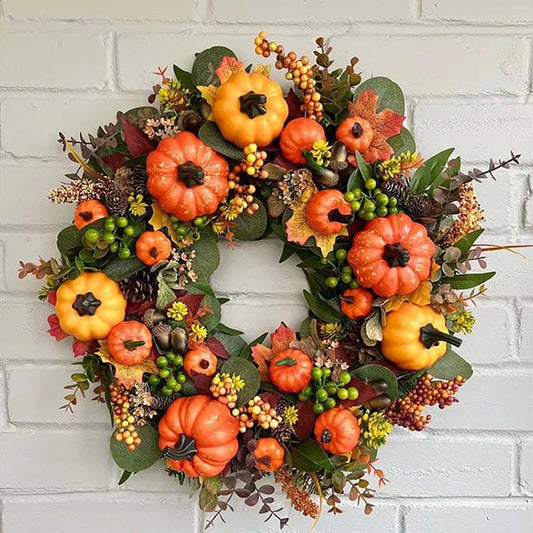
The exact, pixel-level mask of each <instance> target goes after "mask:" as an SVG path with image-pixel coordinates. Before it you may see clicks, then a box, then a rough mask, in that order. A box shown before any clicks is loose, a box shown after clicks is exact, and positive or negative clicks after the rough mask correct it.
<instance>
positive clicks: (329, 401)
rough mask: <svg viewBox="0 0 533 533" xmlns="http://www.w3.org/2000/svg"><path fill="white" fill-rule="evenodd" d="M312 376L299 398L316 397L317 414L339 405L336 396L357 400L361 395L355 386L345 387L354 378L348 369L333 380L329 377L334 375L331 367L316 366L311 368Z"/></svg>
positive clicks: (308, 398) (315, 409)
mask: <svg viewBox="0 0 533 533" xmlns="http://www.w3.org/2000/svg"><path fill="white" fill-rule="evenodd" d="M311 377H312V378H313V379H312V381H311V384H310V385H308V386H307V387H304V388H303V389H302V390H301V391H300V394H299V395H298V399H299V400H300V401H302V402H305V401H307V400H310V399H312V398H314V400H315V405H314V406H313V411H314V412H315V414H317V415H319V414H320V413H323V412H324V411H326V410H327V409H333V407H335V406H336V405H337V400H336V399H335V398H334V397H335V396H336V397H337V399H338V400H341V401H342V400H356V399H357V398H358V396H359V391H358V390H357V389H356V388H355V387H348V388H346V387H345V385H347V384H348V383H350V381H351V379H352V376H350V373H349V372H348V371H346V370H343V371H342V372H341V373H340V374H339V376H338V378H337V380H336V381H333V380H331V379H329V378H331V377H332V371H331V368H329V367H327V366H326V367H322V368H320V367H317V366H315V367H314V368H313V370H311Z"/></svg>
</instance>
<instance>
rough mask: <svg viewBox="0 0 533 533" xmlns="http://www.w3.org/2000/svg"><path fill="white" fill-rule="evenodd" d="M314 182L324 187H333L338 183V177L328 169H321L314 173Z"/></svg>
mask: <svg viewBox="0 0 533 533" xmlns="http://www.w3.org/2000/svg"><path fill="white" fill-rule="evenodd" d="M316 175H317V178H316V181H318V182H319V183H322V185H325V186H326V187H335V185H337V184H338V183H339V175H338V174H337V173H336V172H333V170H330V169H329V168H323V167H322V169H321V170H320V171H318V172H316Z"/></svg>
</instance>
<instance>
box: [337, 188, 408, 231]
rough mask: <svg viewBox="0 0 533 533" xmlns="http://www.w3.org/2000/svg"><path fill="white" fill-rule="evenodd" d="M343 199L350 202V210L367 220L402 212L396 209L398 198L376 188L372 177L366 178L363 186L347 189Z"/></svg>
mask: <svg viewBox="0 0 533 533" xmlns="http://www.w3.org/2000/svg"><path fill="white" fill-rule="evenodd" d="M344 199H345V200H346V201H347V202H350V205H351V207H352V211H353V212H354V213H357V216H358V217H359V218H362V219H363V220H367V221H369V220H372V219H374V218H376V217H386V216H387V215H395V214H396V213H400V212H402V211H401V210H400V209H398V199H397V198H395V197H394V196H391V197H389V196H387V195H386V194H385V193H384V192H383V191H382V190H381V189H379V188H378V183H377V181H376V180H375V179H374V178H369V179H367V180H366V181H365V184H364V188H360V187H356V188H354V189H352V190H350V191H347V192H346V193H345V194H344Z"/></svg>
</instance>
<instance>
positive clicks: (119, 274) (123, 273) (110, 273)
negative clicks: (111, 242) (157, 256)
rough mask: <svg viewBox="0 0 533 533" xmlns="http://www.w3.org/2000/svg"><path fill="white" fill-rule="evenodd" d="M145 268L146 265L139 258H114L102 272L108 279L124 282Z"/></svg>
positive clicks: (133, 256)
mask: <svg viewBox="0 0 533 533" xmlns="http://www.w3.org/2000/svg"><path fill="white" fill-rule="evenodd" d="M145 267H146V265H145V264H144V263H143V262H142V261H141V260H140V259H139V258H138V257H137V256H135V255H132V256H130V257H128V258H127V259H120V257H113V258H112V259H111V261H109V263H107V265H106V266H105V267H104V268H103V269H102V270H103V272H104V274H105V275H106V276H107V277H108V278H111V279H113V280H115V281H122V280H124V279H126V278H129V277H130V276H133V274H135V273H136V272H139V270H142V269H143V268H145Z"/></svg>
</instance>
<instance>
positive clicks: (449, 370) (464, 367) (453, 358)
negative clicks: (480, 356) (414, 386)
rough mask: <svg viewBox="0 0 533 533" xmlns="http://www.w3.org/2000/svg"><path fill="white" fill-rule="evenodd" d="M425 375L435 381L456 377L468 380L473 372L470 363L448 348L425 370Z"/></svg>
mask: <svg viewBox="0 0 533 533" xmlns="http://www.w3.org/2000/svg"><path fill="white" fill-rule="evenodd" d="M427 373H428V374H431V375H432V376H433V377H434V378H437V379H445V380H452V379H454V378H455V377H456V376H462V377H463V378H465V379H470V378H471V377H472V374H473V370H472V367H471V366H470V363H468V362H467V361H465V360H464V359H463V358H462V357H461V356H460V355H459V354H458V353H456V352H454V351H453V350H451V349H450V348H448V350H447V352H446V353H445V354H444V355H443V356H442V357H441V358H440V359H438V360H437V361H436V362H435V363H434V364H433V366H430V367H429V368H428V369H427Z"/></svg>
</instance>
